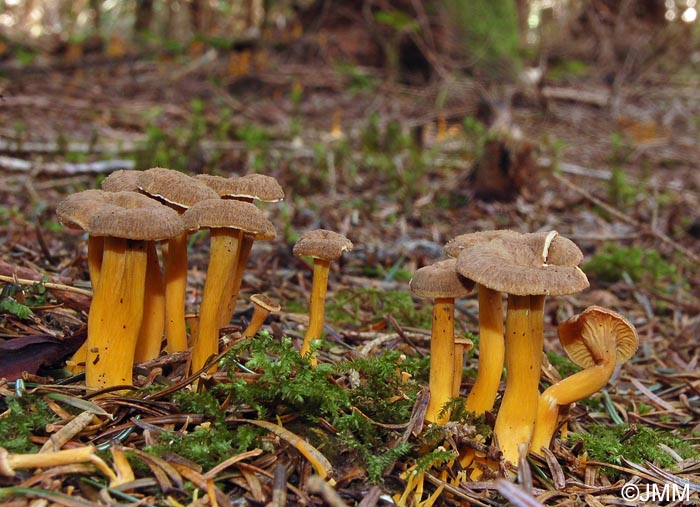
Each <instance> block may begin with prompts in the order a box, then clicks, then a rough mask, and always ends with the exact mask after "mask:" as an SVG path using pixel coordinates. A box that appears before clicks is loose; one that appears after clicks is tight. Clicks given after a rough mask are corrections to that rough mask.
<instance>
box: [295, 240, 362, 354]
mask: <svg viewBox="0 0 700 507" xmlns="http://www.w3.org/2000/svg"><path fill="white" fill-rule="evenodd" d="M352 246H353V245H352V242H351V241H350V240H349V239H348V238H346V237H345V236H343V235H342V234H338V233H337V232H333V231H329V230H326V229H315V230H312V231H307V232H305V233H304V234H302V236H301V237H300V238H299V240H298V241H297V242H296V244H295V245H294V249H293V253H294V255H296V256H297V257H300V256H307V257H311V258H312V259H313V261H314V274H313V280H312V282H311V300H310V303H309V327H308V329H307V330H306V334H305V335H304V342H303V343H302V346H301V355H302V356H306V355H307V354H309V352H310V349H311V342H312V341H313V340H318V339H319V338H321V333H323V320H324V313H325V305H326V290H327V289H328V271H329V268H330V265H331V261H333V260H336V259H338V258H340V256H341V255H342V254H343V252H346V251H350V250H352ZM310 361H311V364H312V365H316V364H317V362H318V361H317V359H316V357H315V356H314V357H311V358H310Z"/></svg>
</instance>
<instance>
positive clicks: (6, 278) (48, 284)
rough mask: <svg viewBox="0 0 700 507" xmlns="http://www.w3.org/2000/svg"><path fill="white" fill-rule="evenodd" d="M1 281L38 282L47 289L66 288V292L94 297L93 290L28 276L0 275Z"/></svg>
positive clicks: (28, 283)
mask: <svg viewBox="0 0 700 507" xmlns="http://www.w3.org/2000/svg"><path fill="white" fill-rule="evenodd" d="M0 282H7V283H16V284H19V285H34V284H36V283H39V284H42V285H43V286H44V287H46V288H47V289H55V290H64V291H66V292H75V293H76V294H82V295H83V296H90V297H92V291H91V290H87V289H80V288H78V287H71V286H70V285H63V284H62V283H53V282H42V281H41V280H28V279H26V278H16V277H14V276H5V275H0Z"/></svg>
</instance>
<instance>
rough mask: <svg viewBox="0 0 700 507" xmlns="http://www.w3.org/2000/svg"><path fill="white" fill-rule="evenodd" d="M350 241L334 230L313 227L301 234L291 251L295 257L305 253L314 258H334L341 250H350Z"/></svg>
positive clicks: (341, 252) (330, 259)
mask: <svg viewBox="0 0 700 507" xmlns="http://www.w3.org/2000/svg"><path fill="white" fill-rule="evenodd" d="M352 246H353V245H352V242H351V241H350V240H349V239H348V238H346V237H345V236H343V235H342V234H338V233H337V232H334V231H329V230H326V229H314V230H311V231H306V232H305V233H304V234H302V235H301V237H300V238H299V240H298V241H297V242H296V244H295V245H294V249H293V253H294V255H296V256H297V257H299V256H302V255H306V256H308V257H313V258H316V259H323V260H329V261H332V260H335V259H338V258H339V257H340V256H341V255H342V254H343V252H345V251H350V250H352Z"/></svg>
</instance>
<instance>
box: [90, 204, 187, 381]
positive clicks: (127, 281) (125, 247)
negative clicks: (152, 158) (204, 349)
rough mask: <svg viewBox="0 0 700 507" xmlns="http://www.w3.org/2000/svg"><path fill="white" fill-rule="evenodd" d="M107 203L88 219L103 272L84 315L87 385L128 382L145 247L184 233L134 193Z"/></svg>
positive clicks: (163, 210)
mask: <svg viewBox="0 0 700 507" xmlns="http://www.w3.org/2000/svg"><path fill="white" fill-rule="evenodd" d="M109 196H110V200H111V203H110V204H109V205H106V206H104V207H102V208H101V209H99V210H98V211H97V212H96V213H95V214H94V215H93V217H92V218H91V219H90V223H89V226H90V228H91V230H92V233H93V234H94V235H95V236H102V237H104V254H103V257H102V274H101V275H100V281H99V283H98V284H97V287H96V288H95V292H94V296H93V299H92V303H91V305H90V314H89V316H88V338H87V343H88V346H87V360H86V364H85V381H86V384H87V385H88V387H100V388H104V387H110V386H115V385H122V384H131V381H132V367H133V362H134V353H135V350H136V343H137V340H138V337H139V330H140V327H141V321H142V318H143V303H144V292H145V288H146V264H147V255H146V252H147V244H148V242H149V241H159V240H164V239H168V238H171V237H173V236H176V235H178V234H181V233H182V231H183V223H182V220H181V219H180V216H179V215H178V214H177V212H175V211H173V210H171V209H170V208H167V207H166V206H163V205H161V204H159V203H158V202H156V201H154V200H152V199H149V198H148V197H146V196H144V195H141V194H137V193H135V192H116V193H113V194H109Z"/></svg>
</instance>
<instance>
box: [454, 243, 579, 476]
mask: <svg viewBox="0 0 700 507" xmlns="http://www.w3.org/2000/svg"><path fill="white" fill-rule="evenodd" d="M567 242H568V240H565V238H561V239H560V236H559V235H558V234H557V233H556V232H554V233H552V234H550V233H544V234H542V233H540V234H539V235H535V236H532V235H527V234H524V235H510V234H509V235H506V236H503V237H501V238H498V239H494V240H492V241H489V242H488V243H481V244H477V245H474V246H472V247H469V248H466V249H464V250H463V251H462V253H460V255H459V258H458V260H457V271H458V272H459V273H461V274H462V275H463V276H466V277H467V278H470V279H472V280H474V281H475V282H477V283H479V284H480V285H482V286H485V287H488V288H490V289H493V290H496V291H499V292H504V293H506V294H508V305H507V309H506V324H505V366H506V372H507V377H506V387H505V392H504V394H503V400H502V402H501V407H500V410H499V413H498V416H497V418H496V425H495V428H494V432H495V435H496V438H497V440H498V445H499V447H500V449H501V451H502V452H503V457H504V458H505V459H506V460H508V461H510V462H513V463H516V462H517V460H518V457H519V450H518V448H519V446H520V445H521V444H525V445H529V443H530V438H531V437H532V431H533V427H534V424H535V417H536V412H537V399H538V397H539V391H538V385H539V379H540V369H541V362H542V353H543V346H544V301H545V297H546V296H547V295H553V296H558V295H564V294H573V293H576V292H580V291H581V290H583V289H585V288H587V287H588V279H587V278H586V275H585V274H584V273H583V271H581V270H580V269H579V268H578V267H577V266H574V265H555V264H549V263H548V262H547V261H548V260H549V259H548V254H549V250H550V249H552V248H558V244H559V243H562V244H563V243H566V244H567V245H568V243H567ZM555 245H557V246H555ZM571 258H579V256H576V257H571ZM561 259H564V260H570V257H567V256H565V255H561Z"/></svg>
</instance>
